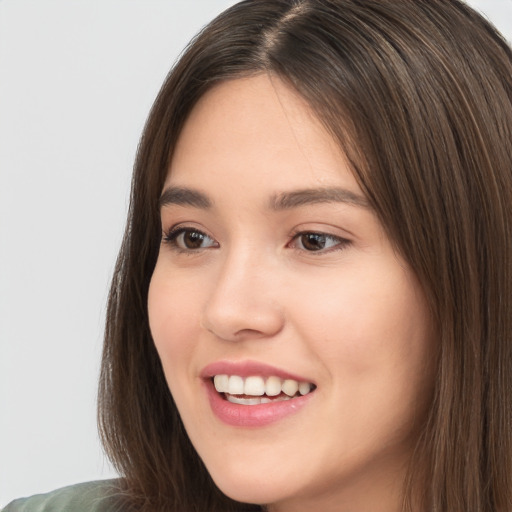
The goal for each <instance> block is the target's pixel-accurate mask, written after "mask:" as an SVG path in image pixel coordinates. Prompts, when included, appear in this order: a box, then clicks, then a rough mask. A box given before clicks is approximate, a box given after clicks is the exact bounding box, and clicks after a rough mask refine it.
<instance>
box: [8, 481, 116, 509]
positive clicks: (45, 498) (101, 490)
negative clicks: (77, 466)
mask: <svg viewBox="0 0 512 512" xmlns="http://www.w3.org/2000/svg"><path fill="white" fill-rule="evenodd" d="M118 483H119V480H100V481H97V482H86V483H82V484H76V485H70V486H69V487H63V488H62V489H57V490H55V491H52V492H49V493H47V494H36V495H35V496H31V497H30V498H21V499H18V500H15V501H13V502H12V503H9V505H7V506H6V507H5V508H4V509H3V510H2V512H117V511H118V510H119V508H118V504H119V494H118V492H119V491H118ZM116 495H117V499H116Z"/></svg>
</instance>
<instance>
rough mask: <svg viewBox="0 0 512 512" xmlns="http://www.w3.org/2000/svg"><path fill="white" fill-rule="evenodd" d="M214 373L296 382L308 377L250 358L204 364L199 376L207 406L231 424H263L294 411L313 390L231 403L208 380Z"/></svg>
mask: <svg viewBox="0 0 512 512" xmlns="http://www.w3.org/2000/svg"><path fill="white" fill-rule="evenodd" d="M214 375H240V376H241V377H249V376H251V375H259V376H262V377H269V376H271V375H275V376H277V377H280V378H282V379H293V380H297V381H299V382H311V381H310V380H308V379H307V378H303V377H298V376H296V375H293V374H291V373H289V372H286V371H283V370H280V369H278V368H274V367H272V366H269V365H266V364H263V363H257V362H253V361H244V362H240V363H234V362H228V361H219V362H217V363H213V364H210V365H208V366H206V367H205V368H204V369H203V371H202V372H201V377H202V378H203V383H204V388H205V390H206V393H207V396H208V400H209V403H210V407H211V408H212V411H213V413H214V414H215V416H216V417H217V418H218V419H219V420H221V421H222V422H223V423H226V424H227V425H231V426H234V427H263V426H265V425H269V424H271V423H275V422H277V421H279V420H281V419H283V418H285V417H287V416H290V415H292V414H295V413H296V412H298V411H299V410H300V409H302V407H304V406H305V405H306V404H307V403H308V402H309V400H310V399H311V398H312V396H313V395H314V392H311V393H308V394H307V395H304V396H299V397H296V398H292V399H291V400H284V401H280V402H271V403H268V404H258V405H241V404H233V403H231V402H228V400H226V399H225V398H224V397H223V396H222V395H221V394H219V393H218V392H217V391H216V389H215V387H214V385H213V381H212V377H213V376H214Z"/></svg>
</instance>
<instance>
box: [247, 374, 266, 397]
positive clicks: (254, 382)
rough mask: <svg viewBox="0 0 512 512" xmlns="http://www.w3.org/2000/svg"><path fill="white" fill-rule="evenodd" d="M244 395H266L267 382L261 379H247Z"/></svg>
mask: <svg viewBox="0 0 512 512" xmlns="http://www.w3.org/2000/svg"><path fill="white" fill-rule="evenodd" d="M244 393H245V394H246V395H252V396H262V395H264V394H265V381H264V380H263V379H262V378H261V377H247V378H246V379H245V384H244Z"/></svg>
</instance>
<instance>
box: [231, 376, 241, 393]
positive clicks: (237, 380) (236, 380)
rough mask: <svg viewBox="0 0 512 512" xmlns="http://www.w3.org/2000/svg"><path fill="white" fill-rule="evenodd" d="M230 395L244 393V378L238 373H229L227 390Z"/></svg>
mask: <svg viewBox="0 0 512 512" xmlns="http://www.w3.org/2000/svg"><path fill="white" fill-rule="evenodd" d="M227 393H229V394H230V395H243V394H244V379H242V377H239V376H238V375H231V377H229V385H228V391H227Z"/></svg>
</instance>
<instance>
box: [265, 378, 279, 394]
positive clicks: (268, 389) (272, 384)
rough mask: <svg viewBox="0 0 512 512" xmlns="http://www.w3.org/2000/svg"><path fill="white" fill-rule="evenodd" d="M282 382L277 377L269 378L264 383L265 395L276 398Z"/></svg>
mask: <svg viewBox="0 0 512 512" xmlns="http://www.w3.org/2000/svg"><path fill="white" fill-rule="evenodd" d="M281 385H282V381H281V379H280V378H279V377H269V378H268V379H267V382H266V383H265V393H266V394H267V395H268V396H277V395H279V393H281Z"/></svg>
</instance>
